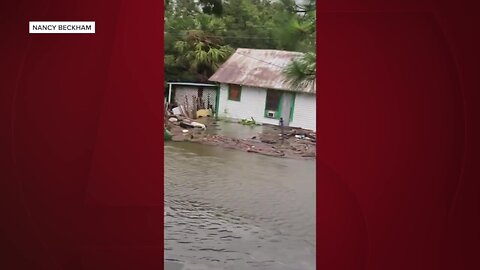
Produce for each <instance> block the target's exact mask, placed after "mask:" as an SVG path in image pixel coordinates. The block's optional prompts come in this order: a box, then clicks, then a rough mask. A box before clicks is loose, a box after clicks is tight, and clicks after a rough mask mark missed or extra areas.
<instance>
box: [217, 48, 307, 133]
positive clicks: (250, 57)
mask: <svg viewBox="0 0 480 270" xmlns="http://www.w3.org/2000/svg"><path fill="white" fill-rule="evenodd" d="M301 55H302V53H299V52H288V51H280V50H257V49H237V50H236V51H235V53H234V54H233V55H232V56H231V57H230V58H229V59H228V60H227V61H226V62H225V63H224V64H223V65H222V66H221V67H220V68H219V69H218V70H217V72H216V73H215V74H214V75H213V76H212V77H211V78H210V79H209V80H210V81H212V82H217V83H220V92H219V99H218V109H217V113H218V116H219V117H222V118H230V119H246V118H248V119H249V118H251V117H253V118H254V119H255V121H257V122H259V123H266V124H274V125H278V124H279V120H280V118H282V119H283V122H284V125H286V126H291V127H300V128H305V129H310V130H316V128H315V124H316V100H315V93H316V86H315V84H314V83H312V84H310V85H308V86H306V87H305V88H301V89H296V88H294V87H292V85H291V84H290V83H289V82H288V81H287V79H286V78H285V76H284V74H283V70H284V68H285V66H287V65H288V64H289V63H290V62H291V61H292V60H293V59H295V58H298V57H299V56H301Z"/></svg>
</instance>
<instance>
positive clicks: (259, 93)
mask: <svg viewBox="0 0 480 270" xmlns="http://www.w3.org/2000/svg"><path fill="white" fill-rule="evenodd" d="M266 98H267V91H266V90H265V89H262V88H255V87H249V86H242V93H241V96H240V101H233V100H228V85H227V84H222V85H221V86H220V101H219V107H218V108H219V110H218V116H219V117H225V118H232V119H245V118H250V117H253V119H255V121H257V122H259V123H266V124H274V125H278V120H277V119H270V118H265V117H264V115H265V101H266Z"/></svg>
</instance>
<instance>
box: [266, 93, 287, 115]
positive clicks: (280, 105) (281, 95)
mask: <svg viewBox="0 0 480 270" xmlns="http://www.w3.org/2000/svg"><path fill="white" fill-rule="evenodd" d="M265 90H266V91H265V107H264V117H265V118H268V119H277V120H278V119H280V117H281V116H282V101H283V95H284V93H283V92H282V91H280V90H275V89H265ZM269 91H271V92H277V93H279V94H280V98H279V100H278V104H277V109H276V110H275V116H274V117H273V118H272V117H268V113H267V112H268V111H273V110H268V109H267V102H268V92H269Z"/></svg>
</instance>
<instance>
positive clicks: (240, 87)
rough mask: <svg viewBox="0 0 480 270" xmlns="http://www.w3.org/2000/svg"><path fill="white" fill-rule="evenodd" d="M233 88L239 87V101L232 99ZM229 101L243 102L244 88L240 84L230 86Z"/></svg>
mask: <svg viewBox="0 0 480 270" xmlns="http://www.w3.org/2000/svg"><path fill="white" fill-rule="evenodd" d="M232 86H237V87H238V100H236V99H232V97H231V91H232ZM228 100H229V101H236V102H241V100H242V86H241V85H240V84H228Z"/></svg>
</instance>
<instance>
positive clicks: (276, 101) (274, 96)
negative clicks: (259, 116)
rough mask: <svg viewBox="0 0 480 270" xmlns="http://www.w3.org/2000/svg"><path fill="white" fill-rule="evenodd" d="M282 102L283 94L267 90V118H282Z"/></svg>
mask: <svg viewBox="0 0 480 270" xmlns="http://www.w3.org/2000/svg"><path fill="white" fill-rule="evenodd" d="M281 100H282V93H281V92H280V91H276V90H267V99H266V102H265V117H268V118H277V119H278V118H279V117H280V101H281Z"/></svg>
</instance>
